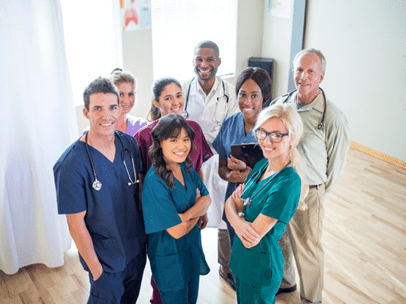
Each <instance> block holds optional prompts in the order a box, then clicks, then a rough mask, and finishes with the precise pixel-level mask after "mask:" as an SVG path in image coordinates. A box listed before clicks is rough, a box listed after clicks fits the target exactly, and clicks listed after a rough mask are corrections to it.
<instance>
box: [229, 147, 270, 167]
mask: <svg viewBox="0 0 406 304" xmlns="http://www.w3.org/2000/svg"><path fill="white" fill-rule="evenodd" d="M231 155H232V156H234V157H235V158H237V159H239V160H242V161H243V162H244V163H246V164H247V166H249V167H251V168H254V166H255V164H256V163H257V162H258V161H260V160H261V159H263V158H264V154H263V153H262V149H261V147H260V146H259V145H258V144H254V143H253V144H242V145H233V146H231Z"/></svg>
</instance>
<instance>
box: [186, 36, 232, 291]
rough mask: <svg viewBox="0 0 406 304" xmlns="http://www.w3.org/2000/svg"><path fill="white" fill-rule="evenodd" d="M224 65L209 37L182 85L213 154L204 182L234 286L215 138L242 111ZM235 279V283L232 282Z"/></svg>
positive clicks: (211, 219) (205, 166)
mask: <svg viewBox="0 0 406 304" xmlns="http://www.w3.org/2000/svg"><path fill="white" fill-rule="evenodd" d="M220 64H221V58H220V52H219V48H218V46H217V44H215V43H214V42H212V41H209V40H205V41H201V42H199V43H198V44H197V46H196V47H195V50H194V57H193V66H194V70H195V73H196V76H195V77H194V78H192V79H191V80H189V81H186V82H184V83H183V84H182V91H183V94H184V96H185V107H184V114H186V117H187V118H188V119H190V120H194V121H196V122H197V123H198V124H199V125H200V127H201V128H202V130H203V133H204V136H205V138H206V141H207V143H208V144H209V146H210V148H211V150H212V151H213V154H215V155H214V156H213V157H211V158H210V159H209V160H208V161H206V162H204V163H203V166H202V169H203V172H204V177H205V178H204V179H205V180H204V182H205V185H206V187H207V188H208V190H209V192H210V197H211V199H212V205H211V207H210V208H209V210H208V217H209V224H208V225H209V226H211V227H218V228H219V243H218V245H219V250H218V254H219V257H218V260H219V263H220V265H221V268H220V274H221V276H222V277H223V278H224V279H226V280H227V281H228V282H229V283H230V284H231V285H232V287H233V288H235V287H234V286H233V285H234V282H232V279H230V275H229V273H230V272H231V270H230V269H229V267H228V262H229V261H230V255H231V249H230V245H229V243H228V234H227V228H226V227H227V226H226V224H225V223H224V222H223V221H222V215H223V210H224V199H225V192H226V187H227V182H226V181H224V180H222V179H221V178H220V176H219V175H218V161H219V158H218V155H217V152H216V151H215V150H214V148H213V141H214V139H215V138H216V136H217V133H218V132H219V130H220V127H221V123H222V121H223V119H224V118H226V117H227V116H230V115H233V114H235V113H237V112H239V108H238V103H237V99H236V95H235V87H234V86H233V85H232V84H230V83H228V82H227V81H224V80H222V79H221V78H220V77H217V76H216V73H217V69H218V67H219V66H220ZM230 281H231V282H230Z"/></svg>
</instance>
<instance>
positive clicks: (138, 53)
mask: <svg viewBox="0 0 406 304" xmlns="http://www.w3.org/2000/svg"><path fill="white" fill-rule="evenodd" d="M262 11H263V0H250V1H248V0H239V1H238V19H237V58H236V75H235V76H234V77H228V78H227V81H229V82H230V83H232V84H235V81H236V79H237V76H238V74H239V73H240V72H241V71H242V70H243V69H244V68H246V67H247V65H248V58H249V57H259V56H261V54H262V31H263V12H262ZM122 38H123V58H124V66H123V68H124V70H128V71H130V72H131V73H133V74H134V76H135V77H136V79H137V87H136V105H135V106H134V108H133V109H132V110H131V113H130V114H132V115H135V116H138V117H144V118H146V116H147V114H148V111H149V109H150V106H151V96H152V95H151V86H152V83H153V80H154V77H153V71H152V64H153V60H152V30H151V29H145V30H139V31H129V32H123V36H122ZM220 51H221V50H220ZM192 58H193V50H191V51H190V62H192ZM222 60H223V61H224V60H227V58H222ZM190 70H191V72H192V71H193V66H192V64H190ZM82 108H83V106H78V107H76V113H77V116H78V126H79V130H83V129H84V128H85V127H87V126H88V125H89V123H88V120H87V119H86V118H85V117H84V116H83V114H82Z"/></svg>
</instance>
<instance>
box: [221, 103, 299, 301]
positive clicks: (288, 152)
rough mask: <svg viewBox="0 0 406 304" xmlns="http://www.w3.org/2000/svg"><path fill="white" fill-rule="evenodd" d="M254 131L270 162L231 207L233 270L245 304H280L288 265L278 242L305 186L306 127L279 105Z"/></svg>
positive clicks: (241, 190) (239, 296)
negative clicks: (301, 145) (302, 148)
mask: <svg viewBox="0 0 406 304" xmlns="http://www.w3.org/2000/svg"><path fill="white" fill-rule="evenodd" d="M254 130H255V135H256V137H257V138H258V143H259V145H260V146H261V149H262V151H263V154H264V157H265V158H264V159H262V160H261V161H259V162H258V163H257V164H256V165H255V167H254V169H253V170H252V172H251V173H250V174H249V175H248V178H247V180H246V181H245V183H244V184H243V185H240V186H239V187H238V188H237V189H236V191H234V193H233V194H232V196H231V197H230V198H229V199H228V200H227V202H226V206H225V212H226V215H227V218H228V220H229V222H230V224H231V226H232V227H233V228H234V230H235V233H236V235H235V239H234V244H233V248H232V254H231V261H230V268H231V269H232V271H233V273H234V274H235V276H236V288H237V301H238V303H240V304H245V303H247V304H253V303H275V294H276V292H277V291H278V289H279V286H280V282H281V280H282V276H283V264H284V259H283V256H282V251H281V248H280V246H279V243H278V242H279V239H280V237H281V236H282V234H283V232H284V231H285V228H286V225H287V224H288V223H289V221H290V219H291V218H292V216H293V214H294V213H295V211H296V208H297V206H298V203H299V199H300V195H301V185H302V183H301V178H300V176H299V174H300V171H301V166H302V161H301V157H300V155H299V153H298V151H297V149H296V145H297V144H298V142H299V139H300V137H301V136H302V134H303V123H302V120H301V119H300V116H299V114H297V112H296V111H295V109H294V108H293V107H292V106H289V105H275V106H271V107H269V108H267V109H265V110H263V111H262V112H261V113H260V114H259V116H258V119H257V122H256V125H255V127H254ZM241 196H242V198H241Z"/></svg>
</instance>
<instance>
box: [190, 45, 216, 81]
mask: <svg viewBox="0 0 406 304" xmlns="http://www.w3.org/2000/svg"><path fill="white" fill-rule="evenodd" d="M220 64H221V59H220V58H217V56H216V51H215V50H213V49H210V48H199V49H196V50H195V55H194V58H193V65H194V67H195V73H196V75H197V77H198V78H199V81H202V82H209V81H210V80H213V79H214V77H215V76H216V73H217V69H218V67H219V66H220Z"/></svg>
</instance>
